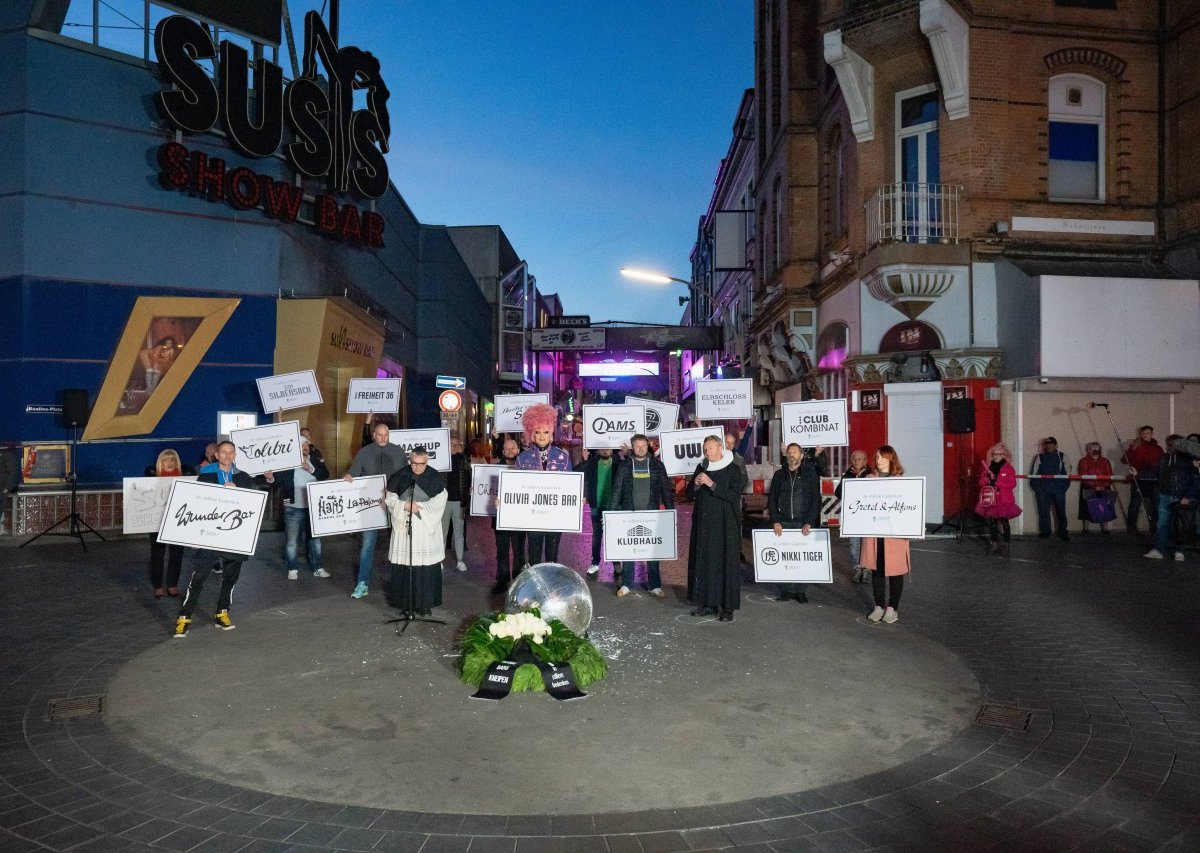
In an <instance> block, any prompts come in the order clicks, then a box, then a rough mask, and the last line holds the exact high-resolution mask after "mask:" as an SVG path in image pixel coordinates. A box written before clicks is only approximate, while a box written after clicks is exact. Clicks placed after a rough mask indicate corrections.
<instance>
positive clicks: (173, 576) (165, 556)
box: [146, 448, 192, 598]
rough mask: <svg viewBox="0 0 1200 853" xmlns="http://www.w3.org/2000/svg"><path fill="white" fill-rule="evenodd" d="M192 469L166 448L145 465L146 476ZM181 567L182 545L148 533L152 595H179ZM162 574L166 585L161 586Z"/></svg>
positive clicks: (175, 596)
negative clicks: (150, 462)
mask: <svg viewBox="0 0 1200 853" xmlns="http://www.w3.org/2000/svg"><path fill="white" fill-rule="evenodd" d="M191 473H192V469H191V468H187V467H185V466H184V464H183V462H182V460H180V458H179V454H178V453H176V452H175V451H174V450H171V449H170V448H167V449H166V450H164V451H163V452H162V453H160V454H158V459H157V460H156V461H155V463H154V464H153V465H148V466H146V476H147V477H182V476H184V475H187V474H191ZM182 567H183V546H182V545H167V544H166V543H164V542H159V541H158V534H157V533H151V534H150V585H151V586H152V587H154V597H155V598H164V597H165V596H168V595H169V596H171V597H172V598H178V597H179V572H180V569H181V568H182ZM164 575H165V579H166V587H165V588H164V587H163V580H164Z"/></svg>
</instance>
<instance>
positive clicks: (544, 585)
mask: <svg viewBox="0 0 1200 853" xmlns="http://www.w3.org/2000/svg"><path fill="white" fill-rule="evenodd" d="M533 607H536V608H537V609H538V610H540V611H541V612H542V618H543V619H545V620H546V621H547V622H549V621H550V620H551V619H558V620H560V621H561V622H562V623H563V624H564V625H566V626H567V627H568V628H570V629H571V630H572V631H574V632H575V633H576V634H578V635H580V636H582V635H583V632H584V631H586V630H587V629H588V625H590V624H592V593H591V591H590V590H589V589H588V585H587V582H586V581H584V579H583V578H582V577H580V576H579V572H577V571H575V570H574V569H569V568H567V567H566V566H564V565H561V564H559V563H538V564H537V565H536V566H530V567H529V568H528V569H526V570H525V571H523V572H521V574H519V575H517V576H516V577H515V578H513V582H512V584H511V585H510V586H509V588H508V595H506V596H505V598H504V610H505V612H507V613H522V612H524V611H526V610H529V609H530V608H533Z"/></svg>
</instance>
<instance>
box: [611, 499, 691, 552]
mask: <svg viewBox="0 0 1200 853" xmlns="http://www.w3.org/2000/svg"><path fill="white" fill-rule="evenodd" d="M677 545H678V537H677V536H676V527H675V510H673V509H659V510H645V511H634V512H623V511H622V512H606V513H604V559H606V560H634V561H636V560H674V559H675V558H676V557H677V556H678V548H677Z"/></svg>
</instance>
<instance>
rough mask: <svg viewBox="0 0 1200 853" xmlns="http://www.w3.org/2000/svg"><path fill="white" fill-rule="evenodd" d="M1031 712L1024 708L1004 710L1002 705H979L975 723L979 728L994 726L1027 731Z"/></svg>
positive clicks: (1031, 717)
mask: <svg viewBox="0 0 1200 853" xmlns="http://www.w3.org/2000/svg"><path fill="white" fill-rule="evenodd" d="M1032 719H1033V712H1032V711H1026V710H1025V709H1024V708H1006V707H1005V706H1003V705H981V706H980V708H979V714H978V716H976V717H975V722H977V723H979V725H981V726H995V727H996V728H1000V729H1012V730H1013V731H1018V732H1027V731H1029V723H1030V721H1031V720H1032Z"/></svg>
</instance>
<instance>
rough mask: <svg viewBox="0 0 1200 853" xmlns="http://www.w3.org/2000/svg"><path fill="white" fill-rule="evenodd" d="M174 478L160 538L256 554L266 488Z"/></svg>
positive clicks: (220, 549)
mask: <svg viewBox="0 0 1200 853" xmlns="http://www.w3.org/2000/svg"><path fill="white" fill-rule="evenodd" d="M174 479H175V482H174V483H173V484H172V487H171V494H170V497H168V498H167V507H166V511H165V512H164V513H163V519H162V525H161V526H160V527H159V529H158V541H159V542H166V543H167V544H169V545H187V546H189V547H195V548H207V549H209V550H212V551H227V552H229V553H232V554H245V555H246V556H248V557H253V556H254V548H255V546H256V545H257V544H258V532H259V530H261V529H262V520H263V508H264V507H265V506H266V505H267V493H266V492H260V491H258V490H257V489H238V488H235V487H233V486H218V485H216V484H215V483H199V482H196V481H195V480H183V479H182V478H180V477H176V478H174Z"/></svg>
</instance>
